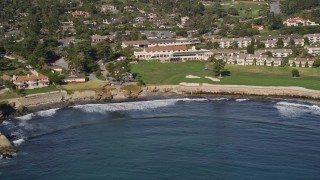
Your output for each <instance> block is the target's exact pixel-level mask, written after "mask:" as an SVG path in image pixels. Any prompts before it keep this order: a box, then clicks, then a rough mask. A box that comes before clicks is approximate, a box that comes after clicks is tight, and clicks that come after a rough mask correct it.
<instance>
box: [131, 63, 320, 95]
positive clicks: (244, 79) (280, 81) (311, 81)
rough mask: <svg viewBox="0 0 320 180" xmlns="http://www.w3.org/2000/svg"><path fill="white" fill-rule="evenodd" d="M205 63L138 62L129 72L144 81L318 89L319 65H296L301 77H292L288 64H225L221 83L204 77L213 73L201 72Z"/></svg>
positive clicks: (319, 83)
mask: <svg viewBox="0 0 320 180" xmlns="http://www.w3.org/2000/svg"><path fill="white" fill-rule="evenodd" d="M204 67H205V63H203V62H187V63H176V64H161V63H159V62H140V63H139V64H137V65H132V72H133V73H137V74H138V75H139V76H141V79H142V80H143V81H144V82H145V83H146V84H179V83H180V82H189V83H210V84H235V85H257V86H300V87H305V88H309V89H317V90H320V68H317V69H315V68H298V69H299V71H300V75H301V78H292V77H291V70H292V68H290V67H285V68H282V67H263V66H237V65H227V66H226V69H227V70H228V71H230V76H226V77H224V78H223V79H222V81H221V82H212V81H211V80H208V79H205V78H204V76H214V73H213V72H210V71H209V72H208V71H204V70H203V69H204ZM186 75H195V76H200V77H202V78H201V79H186V78H185V76H186Z"/></svg>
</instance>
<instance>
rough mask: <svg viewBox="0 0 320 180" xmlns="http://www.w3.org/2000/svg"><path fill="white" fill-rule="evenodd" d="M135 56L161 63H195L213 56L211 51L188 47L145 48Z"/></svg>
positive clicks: (136, 52) (135, 53)
mask: <svg viewBox="0 0 320 180" xmlns="http://www.w3.org/2000/svg"><path fill="white" fill-rule="evenodd" d="M134 55H135V57H136V58H137V59H139V60H160V61H182V62H184V61H193V60H208V58H209V57H210V56H213V52H211V51H209V50H196V49H195V48H192V49H188V48H187V46H185V45H184V46H156V47H148V48H144V49H143V51H135V52H134Z"/></svg>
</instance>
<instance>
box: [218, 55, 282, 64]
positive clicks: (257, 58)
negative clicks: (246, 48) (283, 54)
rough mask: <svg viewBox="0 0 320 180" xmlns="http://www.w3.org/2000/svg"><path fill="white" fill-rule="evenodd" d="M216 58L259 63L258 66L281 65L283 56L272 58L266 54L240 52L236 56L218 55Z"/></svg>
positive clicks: (227, 61)
mask: <svg viewBox="0 0 320 180" xmlns="http://www.w3.org/2000/svg"><path fill="white" fill-rule="evenodd" d="M215 58H216V59H222V60H224V61H225V62H226V63H227V64H237V65H242V66H243V65H257V66H280V65H281V61H282V59H281V58H271V57H268V56H266V55H255V54H240V55H236V56H221V55H216V56H215Z"/></svg>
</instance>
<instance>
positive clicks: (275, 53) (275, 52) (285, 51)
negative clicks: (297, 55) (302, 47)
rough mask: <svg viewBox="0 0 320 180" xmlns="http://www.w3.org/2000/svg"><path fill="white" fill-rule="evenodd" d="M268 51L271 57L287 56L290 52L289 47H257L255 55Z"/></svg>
mask: <svg viewBox="0 0 320 180" xmlns="http://www.w3.org/2000/svg"><path fill="white" fill-rule="evenodd" d="M268 52H270V53H271V54H272V56H273V57H288V56H289V55H290V54H292V50H291V49H259V50H257V51H255V54H256V55H263V54H266V53H268Z"/></svg>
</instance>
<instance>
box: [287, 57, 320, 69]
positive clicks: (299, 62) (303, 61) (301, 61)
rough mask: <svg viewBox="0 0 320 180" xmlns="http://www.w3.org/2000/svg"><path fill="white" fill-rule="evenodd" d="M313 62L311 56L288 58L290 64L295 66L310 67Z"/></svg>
mask: <svg viewBox="0 0 320 180" xmlns="http://www.w3.org/2000/svg"><path fill="white" fill-rule="evenodd" d="M313 63H314V59H313V58H289V64H290V66H294V65H295V67H312V64H313Z"/></svg>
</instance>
